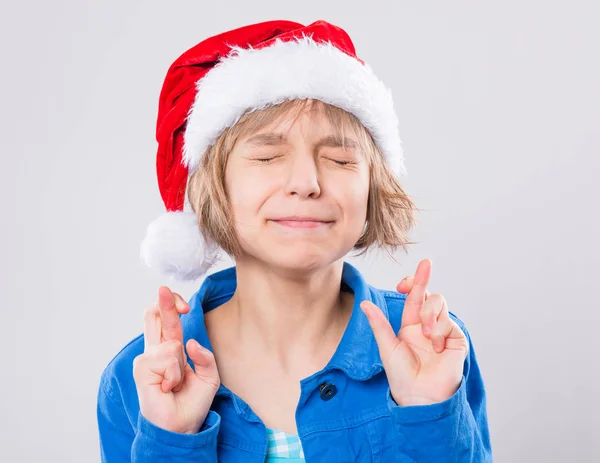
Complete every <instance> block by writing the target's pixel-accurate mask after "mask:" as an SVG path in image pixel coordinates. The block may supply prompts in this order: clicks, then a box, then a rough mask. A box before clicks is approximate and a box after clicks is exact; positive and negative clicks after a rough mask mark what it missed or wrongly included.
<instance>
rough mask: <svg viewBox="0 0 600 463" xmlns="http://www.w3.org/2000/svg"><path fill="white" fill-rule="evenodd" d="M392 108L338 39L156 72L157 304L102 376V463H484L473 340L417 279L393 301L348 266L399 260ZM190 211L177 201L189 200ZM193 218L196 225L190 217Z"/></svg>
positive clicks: (308, 31)
mask: <svg viewBox="0 0 600 463" xmlns="http://www.w3.org/2000/svg"><path fill="white" fill-rule="evenodd" d="M397 125H398V121H397V117H396V114H395V112H394V109H393V105H392V99H391V96H390V93H389V91H388V90H387V89H386V88H385V87H384V86H383V84H382V83H381V82H380V81H379V80H378V79H377V77H376V76H375V75H374V73H373V72H372V70H371V69H370V68H369V67H368V66H367V65H366V64H365V63H363V62H362V61H361V60H360V59H359V58H358V57H357V56H356V54H355V50H354V46H353V44H352V42H351V40H350V38H349V37H348V35H347V34H346V32H344V31H343V30H342V29H340V28H339V27H336V26H334V25H331V24H328V23H326V22H323V21H318V22H315V23H313V24H310V25H308V26H303V25H301V24H298V23H294V22H289V21H270V22H266V23H261V24H254V25H250V26H247V27H243V28H240V29H236V30H233V31H229V32H226V33H224V34H221V35H218V36H216V37H212V38H209V39H206V40H205V41H203V42H201V43H199V44H198V45H196V46H195V47H193V48H191V49H190V50H188V51H187V52H185V53H184V54H183V55H182V56H181V57H180V58H178V59H177V60H176V61H175V62H174V63H173V65H172V66H171V67H170V69H169V71H168V73H167V77H166V79H165V83H164V85H163V89H162V92H161V96H160V103H159V115H158V124H157V139H158V142H159V148H158V155H157V172H158V181H159V186H160V191H161V195H162V198H163V201H164V203H165V206H166V208H167V213H166V214H164V216H163V217H160V218H158V219H157V220H156V221H155V222H154V223H152V224H151V225H150V227H149V228H148V233H147V236H146V238H145V240H144V242H143V243H142V257H143V259H144V261H145V262H146V263H147V264H148V265H149V266H150V267H153V268H156V269H158V270H159V271H161V272H162V273H164V274H165V275H167V276H170V277H171V278H177V279H187V280H194V279H197V278H198V277H200V276H202V275H203V274H205V273H206V272H207V270H208V269H209V268H210V266H211V265H212V264H213V263H214V261H215V259H216V256H217V252H218V250H219V249H223V250H225V251H226V252H227V253H228V254H230V255H231V256H233V257H234V258H235V262H236V266H235V267H232V268H229V269H227V270H223V271H220V272H217V273H215V274H212V275H210V276H208V277H206V278H205V279H204V281H203V283H202V285H201V287H200V289H199V290H198V292H196V294H194V295H193V296H192V298H191V299H190V301H189V304H188V303H187V302H186V301H185V300H183V298H182V297H181V296H180V295H178V294H176V293H173V292H172V291H171V290H170V289H169V288H168V287H165V286H163V287H161V288H159V291H158V300H157V302H156V304H154V305H152V306H151V307H149V308H148V309H147V310H146V311H145V314H144V333H143V335H142V336H140V337H138V338H136V339H134V340H133V341H131V342H130V343H129V344H128V345H127V346H125V348H123V350H122V351H121V352H120V353H119V354H118V355H117V356H116V357H115V358H114V359H113V360H112V361H111V362H110V364H109V365H108V367H107V368H106V369H105V371H104V373H103V375H102V378H101V384H100V388H99V394H98V425H99V433H100V446H101V452H102V460H103V461H105V462H125V461H143V462H164V461H169V462H184V461H186V462H187V461H202V462H217V461H218V462H249V463H251V462H257V463H258V462H261V463H262V462H265V461H267V462H275V461H277V462H280V461H281V462H283V461H288V462H290V463H292V462H304V461H307V462H320V461H326V462H350V461H365V462H367V461H368V462H373V461H381V462H391V461H398V462H415V461H416V462H446V461H448V462H450V461H456V462H483V461H485V462H487V461H492V456H491V445H490V436H489V430H488V425H487V415H486V394H485V389H484V384H483V379H482V377H481V374H480V370H479V367H478V364H477V359H476V357H475V353H474V350H473V345H472V342H471V338H470V336H469V333H468V331H467V330H466V328H465V325H464V323H462V322H461V321H460V320H459V319H458V318H457V317H456V316H455V315H454V314H453V313H451V312H449V310H448V306H447V304H446V302H445V300H444V298H443V297H442V296H441V295H440V294H430V293H429V292H428V291H427V284H428V281H429V278H430V273H431V261H429V260H428V259H424V260H422V261H421V262H420V263H419V265H418V267H417V269H416V273H415V275H414V276H412V277H407V278H405V279H403V280H402V281H401V282H400V283H399V284H398V287H397V288H396V289H397V291H388V290H381V289H376V288H374V287H373V286H371V285H369V284H368V283H367V282H366V281H365V280H364V278H363V276H362V275H361V273H360V272H359V271H358V270H357V269H356V268H354V267H353V266H351V265H350V264H349V263H347V262H345V261H344V260H343V258H344V256H345V255H346V254H347V253H348V252H349V251H351V250H352V249H359V250H362V251H363V252H364V251H366V250H368V249H370V248H371V247H373V246H379V247H384V248H388V249H396V248H398V247H402V248H406V245H407V244H409V242H408V240H407V234H408V231H409V230H410V228H411V227H412V226H413V223H414V219H413V212H414V210H415V207H414V205H413V203H412V202H411V200H410V199H409V198H408V196H407V195H406V194H405V192H404V191H403V189H402V187H401V185H400V183H399V180H398V177H399V175H400V174H402V173H405V170H404V166H403V160H402V149H401V142H400V138H399V136H398V131H397ZM185 193H187V197H186V194H185ZM190 209H191V210H190Z"/></svg>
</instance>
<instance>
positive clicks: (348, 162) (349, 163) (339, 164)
mask: <svg viewBox="0 0 600 463" xmlns="http://www.w3.org/2000/svg"><path fill="white" fill-rule="evenodd" d="M331 161H333V162H335V163H336V164H337V165H338V166H348V165H351V164H356V161H338V160H337V159H331Z"/></svg>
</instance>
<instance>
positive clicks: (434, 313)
mask: <svg viewBox="0 0 600 463" xmlns="http://www.w3.org/2000/svg"><path fill="white" fill-rule="evenodd" d="M445 306H446V300H445V299H444V297H443V296H442V295H441V294H431V295H430V296H429V297H428V298H427V300H426V301H425V302H424V303H423V307H422V308H421V313H420V316H421V329H422V331H423V335H424V336H429V335H430V334H431V332H432V330H433V327H434V326H435V325H436V322H437V321H438V317H439V316H440V313H441V312H442V310H443V308H444V307H445Z"/></svg>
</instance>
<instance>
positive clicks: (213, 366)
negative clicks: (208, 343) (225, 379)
mask: <svg viewBox="0 0 600 463" xmlns="http://www.w3.org/2000/svg"><path fill="white" fill-rule="evenodd" d="M186 350H187V354H188V357H189V358H190V360H191V361H192V363H193V364H194V372H195V375H196V376H197V377H198V378H200V379H202V380H204V381H206V382H208V383H209V384H211V386H215V391H216V389H218V388H219V384H220V379H219V372H218V370H217V362H216V361H215V356H214V354H213V353H212V352H211V351H210V350H208V349H207V348H206V347H203V346H201V345H200V343H199V342H198V341H196V340H195V339H190V340H189V341H188V342H187V344H186Z"/></svg>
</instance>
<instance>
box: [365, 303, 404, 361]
mask: <svg viewBox="0 0 600 463" xmlns="http://www.w3.org/2000/svg"><path fill="white" fill-rule="evenodd" d="M360 308H361V309H362V311H363V312H364V314H365V315H366V316H367V320H368V321H369V325H371V329H372V330H373V335H374V336H375V341H377V346H378V347H379V354H380V357H381V359H382V360H387V359H388V358H389V356H390V355H391V354H392V352H393V351H394V349H395V348H396V346H397V345H398V343H399V342H400V341H398V338H397V337H396V333H394V330H393V328H392V325H390V322H389V321H388V319H387V318H386V317H385V315H384V314H383V312H382V311H381V309H380V308H379V307H377V306H376V305H375V304H373V303H372V302H371V301H362V302H361V303H360Z"/></svg>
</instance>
